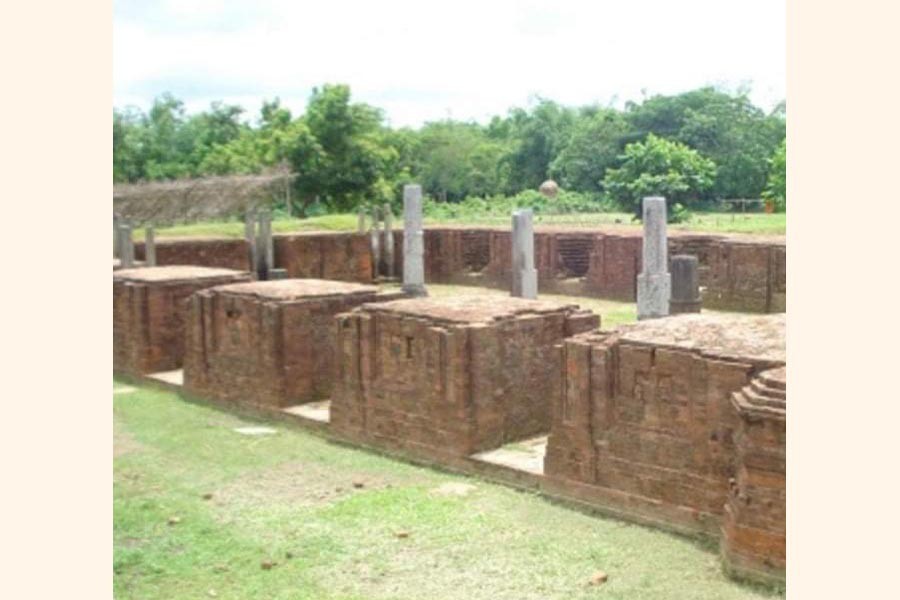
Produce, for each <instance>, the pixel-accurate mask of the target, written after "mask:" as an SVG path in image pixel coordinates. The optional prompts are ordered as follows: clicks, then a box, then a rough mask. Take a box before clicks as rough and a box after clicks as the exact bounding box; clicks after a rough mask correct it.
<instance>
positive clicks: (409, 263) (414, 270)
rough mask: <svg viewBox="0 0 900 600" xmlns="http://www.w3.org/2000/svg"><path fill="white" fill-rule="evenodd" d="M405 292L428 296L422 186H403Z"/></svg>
mask: <svg viewBox="0 0 900 600" xmlns="http://www.w3.org/2000/svg"><path fill="white" fill-rule="evenodd" d="M403 291H404V292H405V293H407V294H410V295H412V296H427V295H428V291H427V290H426V289H425V233H424V232H423V231H422V186H421V185H417V184H409V185H404V186H403Z"/></svg>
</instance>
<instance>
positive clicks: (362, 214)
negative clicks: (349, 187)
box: [356, 208, 366, 233]
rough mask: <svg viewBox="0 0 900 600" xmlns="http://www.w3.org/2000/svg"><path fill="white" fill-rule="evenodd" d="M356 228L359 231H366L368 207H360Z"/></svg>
mask: <svg viewBox="0 0 900 600" xmlns="http://www.w3.org/2000/svg"><path fill="white" fill-rule="evenodd" d="M356 229H357V231H358V232H359V233H365V232H366V209H364V208H360V209H359V212H358V213H357V215H356Z"/></svg>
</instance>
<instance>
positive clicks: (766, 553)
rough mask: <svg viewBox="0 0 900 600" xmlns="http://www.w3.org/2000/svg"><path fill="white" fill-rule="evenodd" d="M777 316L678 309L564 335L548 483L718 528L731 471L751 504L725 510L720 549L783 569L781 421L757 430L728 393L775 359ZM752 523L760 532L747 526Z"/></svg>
mask: <svg viewBox="0 0 900 600" xmlns="http://www.w3.org/2000/svg"><path fill="white" fill-rule="evenodd" d="M784 324H785V321H784V316H783V315H772V316H756V317H751V316H745V317H723V316H718V317H711V316H705V315H681V316H677V317H670V318H667V319H660V320H655V321H644V322H642V323H639V324H636V325H631V326H625V327H621V328H619V329H617V330H616V331H614V332H589V333H585V334H581V335H578V336H575V337H573V338H571V339H568V340H566V342H565V344H564V349H563V360H564V364H565V366H564V373H565V385H564V392H563V394H562V396H561V397H559V399H558V401H557V402H555V403H554V406H553V416H552V427H551V433H550V438H549V441H548V444H547V454H546V457H545V462H544V474H545V476H546V478H547V481H546V489H548V490H550V491H554V492H557V493H560V494H562V495H566V496H570V497H576V498H578V499H580V500H582V501H584V502H586V503H588V504H593V505H597V506H601V507H607V508H611V509H613V510H615V511H620V512H621V513H623V514H626V515H628V516H630V517H633V518H638V519H640V520H645V521H648V522H657V523H660V524H664V525H666V526H670V527H675V528H677V529H680V530H683V531H686V532H696V533H704V534H708V535H710V536H719V535H720V527H721V525H722V518H723V515H724V513H725V510H726V509H725V507H726V503H728V504H729V506H734V500H733V496H732V488H733V486H734V485H735V484H734V478H735V477H736V476H737V477H738V484H737V485H738V487H739V488H740V489H741V490H743V491H742V492H741V493H743V494H744V495H745V496H748V497H754V504H753V506H754V508H753V509H750V510H749V512H748V511H747V510H744V507H743V506H741V507H740V509H737V508H732V512H731V514H732V515H733V518H730V519H728V520H726V527H725V536H724V537H725V538H728V539H729V542H728V544H727V545H726V548H730V554H726V558H728V557H729V556H734V557H740V558H741V560H742V561H743V562H744V565H743V566H744V567H745V570H748V569H749V567H748V564H749V563H753V564H752V566H753V567H755V568H758V570H759V571H760V572H765V573H766V574H767V575H775V576H776V577H777V576H781V577H783V568H784V563H783V556H784V548H783V541H784V537H783V536H784V518H783V515H784V512H783V511H784V498H783V493H784V479H783V456H784V435H783V420H782V421H777V420H775V421H773V422H772V423H771V424H770V426H769V427H768V428H759V429H754V428H753V427H752V426H751V425H750V424H749V423H750V422H749V421H748V420H747V419H748V418H750V417H748V415H747V414H745V412H742V411H741V410H736V409H735V404H734V402H733V396H734V394H735V393H737V392H740V391H741V390H743V389H744V388H745V387H746V386H748V385H750V384H751V381H752V380H753V378H754V377H755V376H756V375H757V374H759V373H762V372H764V371H767V370H769V369H772V368H777V367H779V366H783V365H784V360H785V358H784ZM781 416H782V418H783V412H782V413H781ZM779 423H780V426H781V429H780V430H778V426H779ZM779 431H780V435H778V433H779ZM736 432H737V438H736ZM762 456H767V457H770V458H771V460H770V461H769V462H766V461H764V460H760V459H759V457H762ZM779 460H781V462H780V463H779V462H778V461H779ZM757 465H758V466H757ZM779 467H780V469H781V472H780V475H781V477H780V478H779V476H778V475H779V473H778V468H779ZM760 469H769V470H770V471H771V470H773V469H774V471H775V475H774V476H773V475H771V474H768V473H767V474H765V475H764V474H762V472H761V471H760ZM741 473H742V474H743V475H739V474H741ZM754 476H755V477H754ZM751 482H757V483H756V484H757V485H758V486H767V489H766V490H765V491H764V492H763V491H761V490H760V488H759V487H756V488H754V487H753V484H752V483H751ZM779 502H780V504H779ZM742 511H743V512H742ZM761 525H762V526H763V528H764V531H763V533H759V534H757V533H755V532H754V531H751V530H752V528H754V527H756V528H759V527H760V526H761ZM779 543H781V544H782V545H781V546H779V545H778V544H779ZM754 552H757V553H756V554H754ZM762 557H766V560H769V563H768V564H766V565H763V564H761V561H762V560H763V559H762ZM754 561H755V562H754ZM779 561H780V562H779ZM758 563H759V564H758ZM779 568H780V570H781V571H780V573H779Z"/></svg>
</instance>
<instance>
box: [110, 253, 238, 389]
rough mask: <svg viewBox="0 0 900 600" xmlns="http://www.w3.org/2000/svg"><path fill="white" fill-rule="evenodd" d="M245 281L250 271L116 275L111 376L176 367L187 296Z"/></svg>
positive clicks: (151, 270)
mask: <svg viewBox="0 0 900 600" xmlns="http://www.w3.org/2000/svg"><path fill="white" fill-rule="evenodd" d="M249 280H250V274H249V273H245V272H239V271H232V270H229V269H213V268H207V267H185V266H168V267H143V268H140V269H122V270H118V271H114V272H113V370H114V372H117V373H124V374H129V375H141V374H145V373H154V372H158V371H170V370H173V369H177V368H180V367H181V366H182V362H183V358H184V323H185V322H186V312H187V299H188V298H189V297H190V295H191V294H193V293H194V292H195V291H197V290H201V289H204V288H207V287H211V286H215V285H221V284H224V283H231V282H237V281H249Z"/></svg>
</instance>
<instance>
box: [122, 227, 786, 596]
mask: <svg viewBox="0 0 900 600" xmlns="http://www.w3.org/2000/svg"><path fill="white" fill-rule="evenodd" d="M394 236H395V244H394V247H395V257H394V259H395V261H396V262H395V269H394V272H395V273H400V272H402V248H403V243H402V236H403V234H402V232H401V231H395V232H394ZM510 246H511V240H510V233H509V232H508V231H500V230H492V229H449V228H448V229H431V230H427V231H426V235H425V259H426V263H425V272H426V276H427V278H428V281H432V282H453V283H461V282H464V283H472V284H476V285H490V286H506V285H508V283H509V277H510V267H509V265H510ZM669 252H670V255H674V254H676V253H677V254H688V255H693V256H697V257H698V262H699V274H700V281H701V286H704V287H705V290H704V292H703V293H704V306H706V307H708V308H720V309H730V310H743V311H751V312H762V313H764V312H779V311H783V310H784V305H785V285H784V280H785V269H784V264H785V259H786V255H785V247H784V245H783V244H779V243H774V242H769V241H765V242H764V241H754V240H750V239H736V238H727V237H724V236H710V235H688V234H678V233H676V234H674V235H672V236H671V237H670V239H669ZM275 254H276V265H278V266H279V267H282V268H285V269H286V270H287V272H288V275H289V276H290V277H311V278H313V279H302V280H297V279H288V280H281V281H269V282H253V281H252V278H251V276H250V274H249V273H245V272H238V271H233V270H228V269H221V268H203V267H185V266H169V267H153V268H140V269H128V270H118V271H114V346H115V354H114V356H115V359H114V369H115V370H116V372H119V373H128V374H135V375H137V374H142V373H149V372H156V371H165V370H171V369H177V368H178V367H180V366H181V365H182V362H183V364H184V370H185V373H184V379H185V391H186V392H187V393H189V394H191V395H195V396H199V397H204V398H209V399H213V400H218V401H221V402H224V403H227V404H231V405H245V406H248V407H250V408H255V409H261V410H263V411H271V410H274V411H281V409H284V408H285V407H288V406H293V405H296V404H302V403H306V402H312V401H315V400H320V399H326V398H329V396H330V398H331V405H330V424H327V423H328V421H327V419H326V420H325V421H324V423H326V424H325V425H324V427H325V428H326V430H329V431H330V432H331V434H333V435H334V436H336V437H338V438H340V439H343V440H345V441H350V442H352V443H359V444H362V445H366V446H370V447H377V448H382V449H385V450H390V451H397V452H399V453H401V454H405V455H407V456H409V457H411V458H413V459H421V460H426V461H428V462H433V463H435V464H438V465H446V466H452V467H454V468H459V469H462V470H467V469H470V470H473V471H474V472H479V470H478V469H479V468H478V467H477V466H473V465H474V458H473V455H475V454H476V453H483V452H484V451H488V450H493V449H496V448H498V447H501V446H503V445H504V444H508V443H509V442H514V441H520V440H523V439H526V438H532V437H533V436H536V435H541V434H547V433H549V438H548V440H547V446H546V448H547V449H546V455H545V457H544V460H543V471H542V473H541V472H540V471H537V472H536V474H534V477H536V478H537V479H535V480H534V481H535V482H536V483H534V484H533V485H534V486H535V487H537V488H538V489H541V490H542V491H544V492H545V493H547V494H548V495H551V496H555V497H560V498H566V499H569V500H574V501H576V502H579V503H581V504H584V505H587V506H590V507H594V508H599V509H601V510H603V511H606V512H610V513H613V514H616V515H619V516H621V517H623V518H627V519H630V520H636V521H640V522H645V523H649V524H653V525H657V526H662V527H665V528H667V529H675V530H678V531H682V532H685V533H690V534H701V535H705V536H708V537H714V538H717V539H719V540H720V543H721V550H722V556H723V559H724V562H725V564H726V565H727V567H728V569H729V570H730V571H731V572H733V573H736V574H740V575H745V576H751V577H754V578H759V579H770V580H771V579H783V577H784V566H785V415H786V386H785V353H784V350H785V349H784V327H785V315H784V314H774V315H765V316H750V315H747V316H741V317H738V316H725V315H715V316H713V315H680V316H677V317H671V318H666V319H657V320H649V321H642V322H640V323H637V324H633V325H626V326H622V327H620V328H617V329H616V330H614V331H600V330H598V329H597V327H598V326H599V318H598V317H597V316H596V315H594V314H593V313H590V312H589V311H582V310H579V309H578V307H577V306H574V305H565V306H560V305H555V304H551V303H548V302H543V301H531V300H523V299H519V298H484V297H478V296H459V297H454V298H416V299H404V300H393V299H392V298H391V296H389V295H384V294H378V293H377V288H375V287H374V286H371V285H367V284H369V283H371V282H372V280H373V269H372V267H373V265H372V263H371V261H372V254H371V249H370V246H369V238H368V236H367V235H359V234H298V235H290V236H275ZM142 256H143V248H142V246H141V245H138V246H137V248H136V257H142ZM157 260H158V261H159V262H160V263H161V264H166V263H167V262H168V261H176V260H177V261H185V262H194V263H197V264H199V263H214V264H220V265H221V264H230V265H232V266H238V267H239V268H241V269H244V268H246V266H247V264H248V248H247V245H246V243H245V242H244V241H243V240H172V241H161V242H158V243H157ZM641 266H642V265H641V238H640V235H639V234H632V233H627V232H626V233H618V232H617V233H609V232H596V231H555V232H537V233H536V234H535V268H536V269H538V271H539V278H540V285H541V289H542V290H543V291H565V292H567V293H573V281H574V282H575V285H574V290H576V291H577V292H578V293H585V294H588V295H599V296H601V297H608V298H617V299H621V300H633V299H634V294H635V278H636V276H637V274H638V273H639V272H640V270H641ZM322 279H327V280H328V281H323V280H322ZM339 280H340V281H339ZM191 295H193V296H192V297H191V299H190V301H186V300H185V299H186V298H188V297H189V296H191ZM182 357H183V360H182ZM537 439H541V438H537ZM515 477H518V475H517V476H515ZM515 477H513V478H512V479H511V480H516V479H515ZM501 478H502V477H501ZM517 481H518V480H517ZM529 481H530V480H529Z"/></svg>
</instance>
